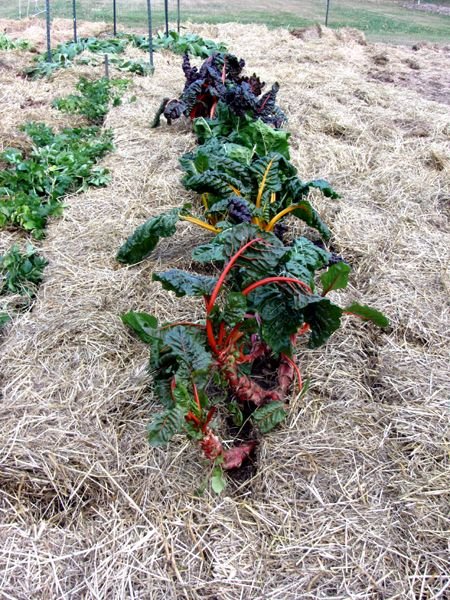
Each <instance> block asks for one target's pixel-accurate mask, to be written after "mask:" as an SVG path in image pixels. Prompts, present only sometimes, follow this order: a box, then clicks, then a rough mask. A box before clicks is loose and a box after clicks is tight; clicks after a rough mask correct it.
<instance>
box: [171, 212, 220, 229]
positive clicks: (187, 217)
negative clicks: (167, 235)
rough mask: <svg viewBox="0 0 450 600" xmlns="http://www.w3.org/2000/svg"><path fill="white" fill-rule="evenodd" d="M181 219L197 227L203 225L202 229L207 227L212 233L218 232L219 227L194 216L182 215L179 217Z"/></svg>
mask: <svg viewBox="0 0 450 600" xmlns="http://www.w3.org/2000/svg"><path fill="white" fill-rule="evenodd" d="M180 220H181V221H189V223H194V225H198V226H199V227H203V229H207V230H208V231H212V232H213V233H220V229H217V227H214V226H213V225H210V224H209V223H205V222H204V221H201V220H200V219H197V218H196V217H190V216H189V215H183V216H181V217H180Z"/></svg>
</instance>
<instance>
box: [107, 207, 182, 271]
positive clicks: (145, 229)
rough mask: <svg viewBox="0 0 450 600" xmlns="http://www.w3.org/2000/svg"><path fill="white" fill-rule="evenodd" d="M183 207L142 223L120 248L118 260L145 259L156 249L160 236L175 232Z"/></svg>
mask: <svg viewBox="0 0 450 600" xmlns="http://www.w3.org/2000/svg"><path fill="white" fill-rule="evenodd" d="M183 209H184V207H183V208H174V209H173V210H171V211H170V212H168V213H163V214H162V215H158V216H157V217H152V218H151V219H149V220H148V221H146V222H145V223H143V224H142V225H140V226H139V227H138V228H137V229H136V230H135V231H134V232H133V233H132V234H131V235H130V237H129V238H128V239H127V240H126V242H125V243H124V244H123V245H122V246H121V247H120V248H119V251H118V253H117V256H116V258H117V260H118V261H119V262H121V263H126V264H129V265H134V264H136V263H138V262H140V261H141V260H143V259H144V258H145V257H146V256H148V255H149V254H150V253H151V252H152V251H153V250H154V249H155V247H156V245H157V244H158V242H159V240H160V238H162V237H170V236H171V235H173V234H174V233H175V231H176V224H177V223H178V221H179V218H180V213H181V212H182V211H183Z"/></svg>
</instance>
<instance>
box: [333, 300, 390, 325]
mask: <svg viewBox="0 0 450 600" xmlns="http://www.w3.org/2000/svg"><path fill="white" fill-rule="evenodd" d="M344 312H346V313H350V314H351V315H356V316H357V317H361V318H362V319H363V320H364V321H372V323H375V325H378V326H379V327H389V319H388V318H387V317H386V316H385V315H384V314H383V313H382V312H380V311H379V310H377V309H376V308H371V307H370V306H367V305H365V304H358V303H357V302H352V304H350V306H347V307H346V308H344Z"/></svg>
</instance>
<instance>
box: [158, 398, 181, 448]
mask: <svg viewBox="0 0 450 600" xmlns="http://www.w3.org/2000/svg"><path fill="white" fill-rule="evenodd" d="M186 412H187V411H186V409H185V408H184V407H183V406H179V405H177V406H174V407H173V408H169V409H168V410H165V411H164V412H163V413H160V414H159V415H156V416H155V417H154V418H153V420H152V421H151V423H150V425H149V427H148V441H149V443H150V445H151V446H154V447H159V446H165V445H166V444H167V443H168V442H169V441H170V440H171V439H172V438H173V436H174V435H175V434H176V433H179V432H180V431H182V428H183V425H184V417H185V414H186Z"/></svg>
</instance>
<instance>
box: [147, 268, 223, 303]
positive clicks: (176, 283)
mask: <svg viewBox="0 0 450 600" xmlns="http://www.w3.org/2000/svg"><path fill="white" fill-rule="evenodd" d="M152 279H153V281H159V282H160V283H162V286H163V288H164V289H165V290H169V291H171V292H175V294H176V295H177V296H178V297H181V296H209V295H210V294H211V292H212V291H213V289H214V286H215V284H216V283H217V278H216V277H209V276H207V275H197V274H195V273H188V272H187V271H182V270H181V269H170V270H169V271H164V273H153V276H152Z"/></svg>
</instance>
